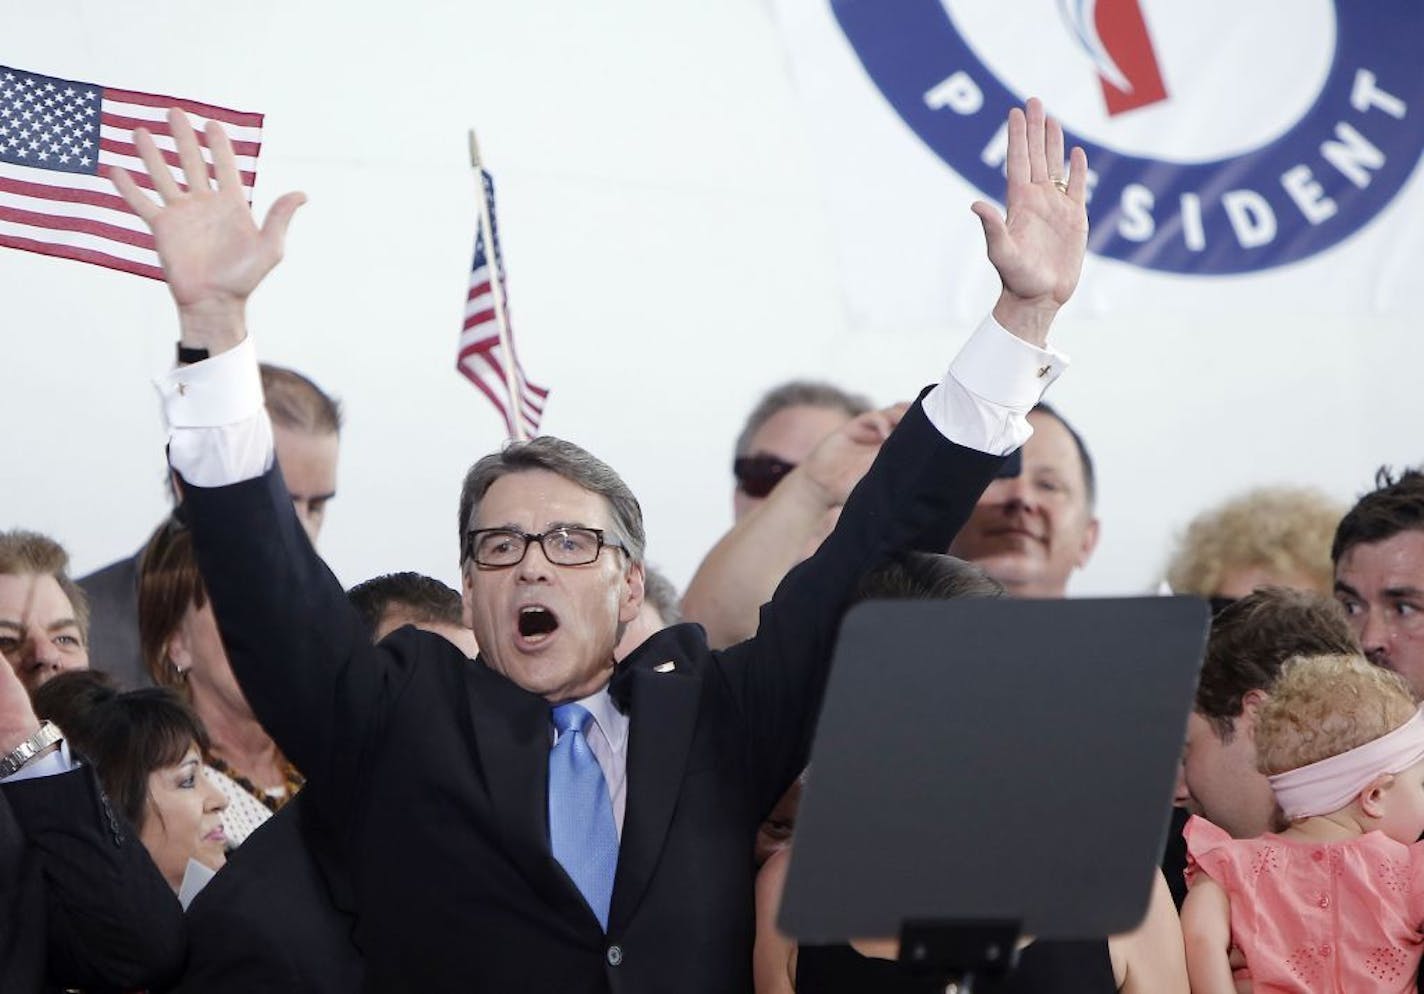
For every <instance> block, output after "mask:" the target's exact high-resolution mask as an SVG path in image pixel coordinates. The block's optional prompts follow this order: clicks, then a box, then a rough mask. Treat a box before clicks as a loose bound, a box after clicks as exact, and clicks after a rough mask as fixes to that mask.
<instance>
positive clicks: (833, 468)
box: [804, 404, 910, 508]
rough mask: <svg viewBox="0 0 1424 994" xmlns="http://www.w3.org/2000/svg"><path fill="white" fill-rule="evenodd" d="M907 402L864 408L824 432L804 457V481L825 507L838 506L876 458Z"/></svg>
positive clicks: (907, 407)
mask: <svg viewBox="0 0 1424 994" xmlns="http://www.w3.org/2000/svg"><path fill="white" fill-rule="evenodd" d="M909 406H910V405H909V404H894V405H892V406H890V407H886V408H883V409H881V410H879V411H866V412H865V413H864V414H862V415H860V416H859V417H856V418H852V419H851V420H850V421H847V422H846V423H845V424H844V425H842V426H841V427H840V428H837V429H836V430H835V431H833V432H831V433H830V434H829V435H827V436H826V437H825V438H824V439H822V440H821V442H820V443H819V444H818V445H817V446H816V447H815V448H814V449H813V450H811V454H810V455H809V456H807V457H806V462H805V463H804V472H805V475H806V480H807V482H809V483H811V484H812V485H813V486H814V487H815V488H816V490H817V491H818V492H819V493H820V494H821V496H822V498H823V499H824V501H825V505H826V507H827V508H835V507H840V506H841V505H842V504H844V503H845V502H846V498H848V497H849V496H850V492H851V491H852V490H853V489H855V485H856V484H857V483H859V482H860V478H861V477H862V476H864V475H865V474H866V472H867V471H868V470H869V469H870V464H871V463H872V462H874V461H875V456H876V453H878V452H879V451H880V446H881V444H882V443H883V442H884V441H885V440H886V439H887V438H889V437H890V433H891V432H892V431H894V430H895V426H896V425H898V424H899V423H900V419H901V418H902V417H904V416H905V411H906V410H908V409H909Z"/></svg>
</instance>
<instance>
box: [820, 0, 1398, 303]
mask: <svg viewBox="0 0 1424 994" xmlns="http://www.w3.org/2000/svg"><path fill="white" fill-rule="evenodd" d="M1058 5H1059V8H1060V10H1061V11H1062V13H1063V20H1064V36H1065V39H1067V41H1068V43H1069V44H1071V45H1073V46H1076V47H1077V48H1079V49H1081V50H1082V52H1083V53H1085V55H1086V56H1087V58H1088V59H1090V60H1091V62H1092V63H1093V65H1094V66H1095V67H1096V70H1097V72H1098V74H1099V81H1100V83H1101V87H1102V92H1103V96H1104V101H1105V104H1106V110H1107V113H1108V114H1109V115H1118V114H1131V113H1132V112H1134V111H1136V110H1138V109H1140V108H1142V107H1147V106H1151V105H1154V104H1159V105H1161V107H1159V108H1158V109H1159V110H1160V109H1162V108H1163V107H1167V108H1170V106H1171V99H1172V98H1171V96H1170V95H1169V94H1168V92H1167V88H1166V87H1165V85H1164V83H1163V77H1164V75H1166V74H1164V72H1163V71H1162V69H1161V67H1160V66H1159V65H1158V61H1157V57H1156V54H1155V51H1154V47H1153V39H1152V37H1151V35H1150V33H1149V31H1148V26H1147V23H1146V19H1145V18H1144V17H1143V16H1142V12H1141V10H1140V8H1139V0H1058ZM832 9H833V11H834V13H835V16H836V20H837V21H838V22H839V24H840V27H841V30H842V31H843V32H844V33H845V36H846V38H847V39H848V40H849V41H850V44H851V46H852V48H853V49H854V50H855V53H856V56H857V57H858V58H859V59H860V62H861V64H862V65H863V66H864V67H865V70H866V72H867V73H868V74H869V76H870V78H871V80H873V81H874V83H875V85H876V86H877V87H878V88H879V90H880V92H881V93H882V94H883V95H884V96H885V98H886V99H887V100H888V101H889V102H890V104H891V105H892V106H893V107H894V109H895V111H896V112H897V113H898V114H899V115H900V117H901V118H902V119H903V120H904V121H905V123H906V124H908V125H909V127H910V128H911V129H912V130H913V131H914V132H915V133H916V134H917V135H918V136H919V137H920V139H921V140H922V141H923V142H924V143H925V144H926V145H928V146H929V147H930V149H931V150H933V151H934V152H935V153H936V154H937V155H938V156H939V157H940V158H941V159H943V160H944V162H946V163H947V164H948V165H949V166H950V167H951V168H953V169H954V170H955V171H956V172H958V173H959V174H960V175H961V176H963V177H964V178H965V179H966V180H968V181H969V182H970V183H972V184H973V185H974V186H976V187H978V188H979V189H980V190H981V191H983V192H984V193H985V194H987V195H989V196H992V197H1001V196H1002V194H1003V187H1004V178H1003V168H1002V162H1003V159H1002V152H1001V151H999V152H998V154H997V155H996V150H999V149H1001V146H1002V135H1001V128H1002V125H1003V121H1004V118H1005V116H1006V115H1007V113H1008V110H1009V108H1010V107H1014V106H1017V105H1020V104H1022V102H1023V99H1024V98H1025V97H1026V96H1029V95H1030V94H1021V93H1016V92H1013V91H1012V90H1011V89H1010V88H1009V86H1008V85H1007V84H1006V83H1005V82H1004V81H1003V80H1002V79H1001V78H1000V77H999V76H998V75H996V74H995V72H994V71H993V70H991V69H990V67H989V66H988V65H987V64H986V62H985V61H984V60H983V59H981V58H980V56H979V55H978V54H976V51H975V49H974V48H973V47H972V46H971V44H970V41H969V40H968V39H966V37H965V34H964V33H963V32H961V30H960V29H959V28H958V27H957V26H956V24H955V21H954V19H953V18H952V16H951V14H950V13H949V10H948V7H947V5H946V3H945V2H943V0H832ZM1334 18H1335V32H1334V49H1333V52H1332V53H1331V54H1330V59H1329V67H1328V71H1327V72H1326V74H1325V80H1324V83H1323V85H1321V86H1320V87H1319V91H1318V92H1317V93H1316V94H1315V98H1314V100H1313V102H1311V103H1310V105H1309V106H1308V108H1307V109H1306V110H1305V111H1304V113H1302V114H1300V115H1299V116H1298V117H1296V118H1295V119H1294V121H1293V122H1292V123H1290V124H1289V126H1288V127H1286V128H1285V129H1284V131H1282V132H1280V133H1278V134H1276V135H1275V136H1274V137H1271V138H1269V139H1268V140H1266V141H1264V142H1260V143H1258V144H1256V145H1255V146H1254V147H1251V148H1248V149H1245V150H1243V151H1232V152H1229V153H1228V154H1224V155H1220V156H1217V157H1215V158H1213V159H1212V160H1211V161H1192V162H1186V161H1174V160H1173V159H1171V158H1167V157H1163V158H1154V157H1152V156H1150V155H1144V154H1141V153H1140V151H1127V150H1124V149H1120V148H1114V147H1112V145H1111V142H1110V140H1098V141H1095V140H1091V139H1088V138H1086V137H1084V136H1083V135H1080V134H1075V133H1074V132H1073V131H1072V130H1071V129H1070V128H1068V126H1067V125H1066V124H1065V130H1067V131H1068V134H1067V138H1068V142H1069V144H1077V145H1081V146H1083V148H1084V149H1085V150H1086V151H1087V153H1088V161H1089V163H1090V169H1091V170H1092V174H1093V175H1092V176H1090V177H1089V182H1090V188H1091V190H1092V194H1091V196H1092V200H1091V203H1090V205H1089V214H1090V218H1091V221H1092V235H1091V237H1090V241H1089V249H1090V250H1091V251H1093V252H1094V253H1096V254H1098V255H1101V256H1106V257H1108V258H1112V259H1118V260H1121V261H1123V262H1127V263H1131V264H1133V265H1136V266H1142V267H1145V268H1148V269H1155V270H1161V271H1163V272H1172V273H1191V274H1218V275H1224V274H1233V273H1249V272H1256V271H1259V270H1263V269H1269V268H1272V267H1276V266H1283V265H1286V264H1289V263H1292V262H1297V261H1300V260H1302V259H1306V258H1309V257H1310V256H1313V255H1315V254H1316V253H1319V252H1322V251H1324V250H1326V249H1328V248H1330V247H1331V246H1333V245H1336V244H1338V243H1339V242H1341V241H1343V240H1344V239H1346V238H1347V237H1349V236H1350V235H1351V234H1353V233H1354V232H1356V231H1358V230H1359V229H1360V228H1362V227H1363V226H1364V225H1365V224H1367V223H1368V222H1369V221H1370V220H1371V219H1372V218H1374V217H1375V216H1376V215H1377V214H1379V213H1380V212H1381V211H1382V210H1384V208H1385V207H1386V206H1387V205H1388V204H1389V203H1390V201H1392V200H1393V199H1394V197H1395V196H1396V194H1398V193H1399V191H1400V190H1401V189H1402V188H1403V187H1404V185H1405V183H1406V182H1407V181H1408V179H1409V177H1410V175H1411V173H1413V171H1414V169H1415V167H1416V166H1417V165H1418V163H1419V159H1420V155H1421V152H1424V69H1421V56H1420V49H1419V45H1420V40H1421V39H1424V4H1421V3H1419V0H1371V2H1369V3H1360V2H1358V0H1345V2H1339V0H1337V2H1336V3H1335V4H1334ZM1223 30H1229V26H1226V27H1224V28H1223ZM1290 43H1291V34H1290V26H1289V25H1282V27H1281V33H1280V35H1279V36H1278V37H1276V38H1263V39H1261V40H1260V42H1259V44H1261V45H1263V46H1276V47H1278V48H1279V47H1280V46H1288V45H1290ZM1173 75H1178V76H1180V75H1182V73H1176V74H1173ZM1188 75H1189V74H1188ZM1251 75H1252V74H1251V73H1243V78H1241V79H1240V80H1239V87H1240V89H1241V91H1242V93H1243V94H1244V93H1246V92H1247V91H1253V92H1254V91H1256V90H1258V89H1259V88H1269V87H1270V86H1271V85H1272V80H1271V78H1269V75H1268V74H1266V73H1264V72H1262V73H1257V74H1256V75H1258V76H1261V77H1262V78H1251ZM1187 85H1190V81H1188V84H1187ZM1040 95H1041V96H1043V97H1044V99H1045V101H1046V102H1047V103H1048V105H1049V106H1048V110H1049V112H1050V113H1053V112H1054V108H1053V105H1052V100H1053V94H1052V93H1043V94H1040Z"/></svg>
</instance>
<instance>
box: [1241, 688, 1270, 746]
mask: <svg viewBox="0 0 1424 994" xmlns="http://www.w3.org/2000/svg"><path fill="white" fill-rule="evenodd" d="M1270 699H1271V695H1270V694H1268V693H1266V692H1265V691H1264V690H1261V689H1259V688H1257V689H1255V690H1248V691H1246V693H1244V694H1242V695H1241V717H1239V718H1237V719H1236V720H1237V721H1238V722H1240V723H1241V724H1242V725H1244V727H1245V730H1246V733H1247V734H1248V735H1250V736H1251V737H1252V739H1254V738H1255V737H1256V715H1257V714H1258V713H1259V712H1260V710H1261V705H1262V704H1265V703H1266V702H1267V701H1269V700H1270Z"/></svg>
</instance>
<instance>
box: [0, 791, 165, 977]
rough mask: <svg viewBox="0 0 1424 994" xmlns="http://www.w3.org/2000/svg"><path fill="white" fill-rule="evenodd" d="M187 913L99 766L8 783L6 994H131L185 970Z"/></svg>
mask: <svg viewBox="0 0 1424 994" xmlns="http://www.w3.org/2000/svg"><path fill="white" fill-rule="evenodd" d="M183 947H184V930H183V910H182V908H181V907H179V905H178V899H177V897H176V896H175V895H174V893H173V889H172V888H171V887H169V886H168V882H167V881H166V880H164V879H163V876H162V875H161V874H160V873H159V872H158V869H157V868H156V867H155V866H154V865H153V861H152V860H151V859H149V856H148V850H146V849H144V847H143V845H142V844H141V843H140V842H139V841H138V839H137V838H136V837H135V836H134V833H133V832H132V831H130V829H129V827H128V825H127V824H126V823H124V822H123V820H122V819H120V818H118V817H117V816H116V815H115V814H114V812H113V810H112V809H111V808H110V807H109V803H108V801H107V800H106V799H105V797H104V796H103V794H102V793H101V792H100V790H99V784H98V781H97V780H96V779H95V778H94V773H93V771H92V769H91V768H89V767H87V766H85V767H81V768H80V769H77V770H73V771H71V772H69V773H61V774H57V775H55V776H49V777H37V778H35V779H32V780H22V781H19V782H11V783H6V784H0V991H3V992H5V994H30V992H32V991H41V990H50V989H58V988H61V987H63V988H70V987H75V988H82V989H83V990H85V991H90V992H93V991H114V990H120V991H131V990H137V989H142V988H146V987H150V986H154V987H156V986H159V985H161V984H164V983H167V982H169V981H171V980H172V979H173V977H175V976H176V975H177V973H178V969H179V968H180V967H181V966H182V964H183Z"/></svg>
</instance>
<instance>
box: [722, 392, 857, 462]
mask: <svg viewBox="0 0 1424 994" xmlns="http://www.w3.org/2000/svg"><path fill="white" fill-rule="evenodd" d="M874 406H875V405H874V404H872V403H871V402H870V398H869V397H866V396H865V395H864V394H858V393H848V392H846V391H845V390H842V389H841V388H840V387H838V386H836V385H834V384H832V383H823V382H817V381H813V380H792V381H791V382H790V383H783V384H781V386H779V387H773V388H772V389H770V390H768V391H767V392H766V394H765V395H764V396H763V397H762V398H761V400H759V401H757V405H756V407H754V408H752V413H751V414H749V415H747V423H746V424H744V425H743V426H742V432H741V434H740V435H738V436H737V451H736V454H737V455H739V456H745V455H750V454H751V453H750V449H751V445H752V436H753V435H755V434H756V433H757V432H758V431H760V430H761V426H762V425H764V424H766V423H767V422H768V421H770V420H771V419H772V418H773V417H775V416H776V415H777V414H779V413H781V412H782V411H784V410H786V409H787V408H788V407H825V408H829V409H830V410H833V411H845V413H846V415H847V416H848V417H852V418H854V417H858V416H860V415H862V414H864V413H865V412H866V411H868V410H870V409H871V408H872V407H874Z"/></svg>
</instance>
